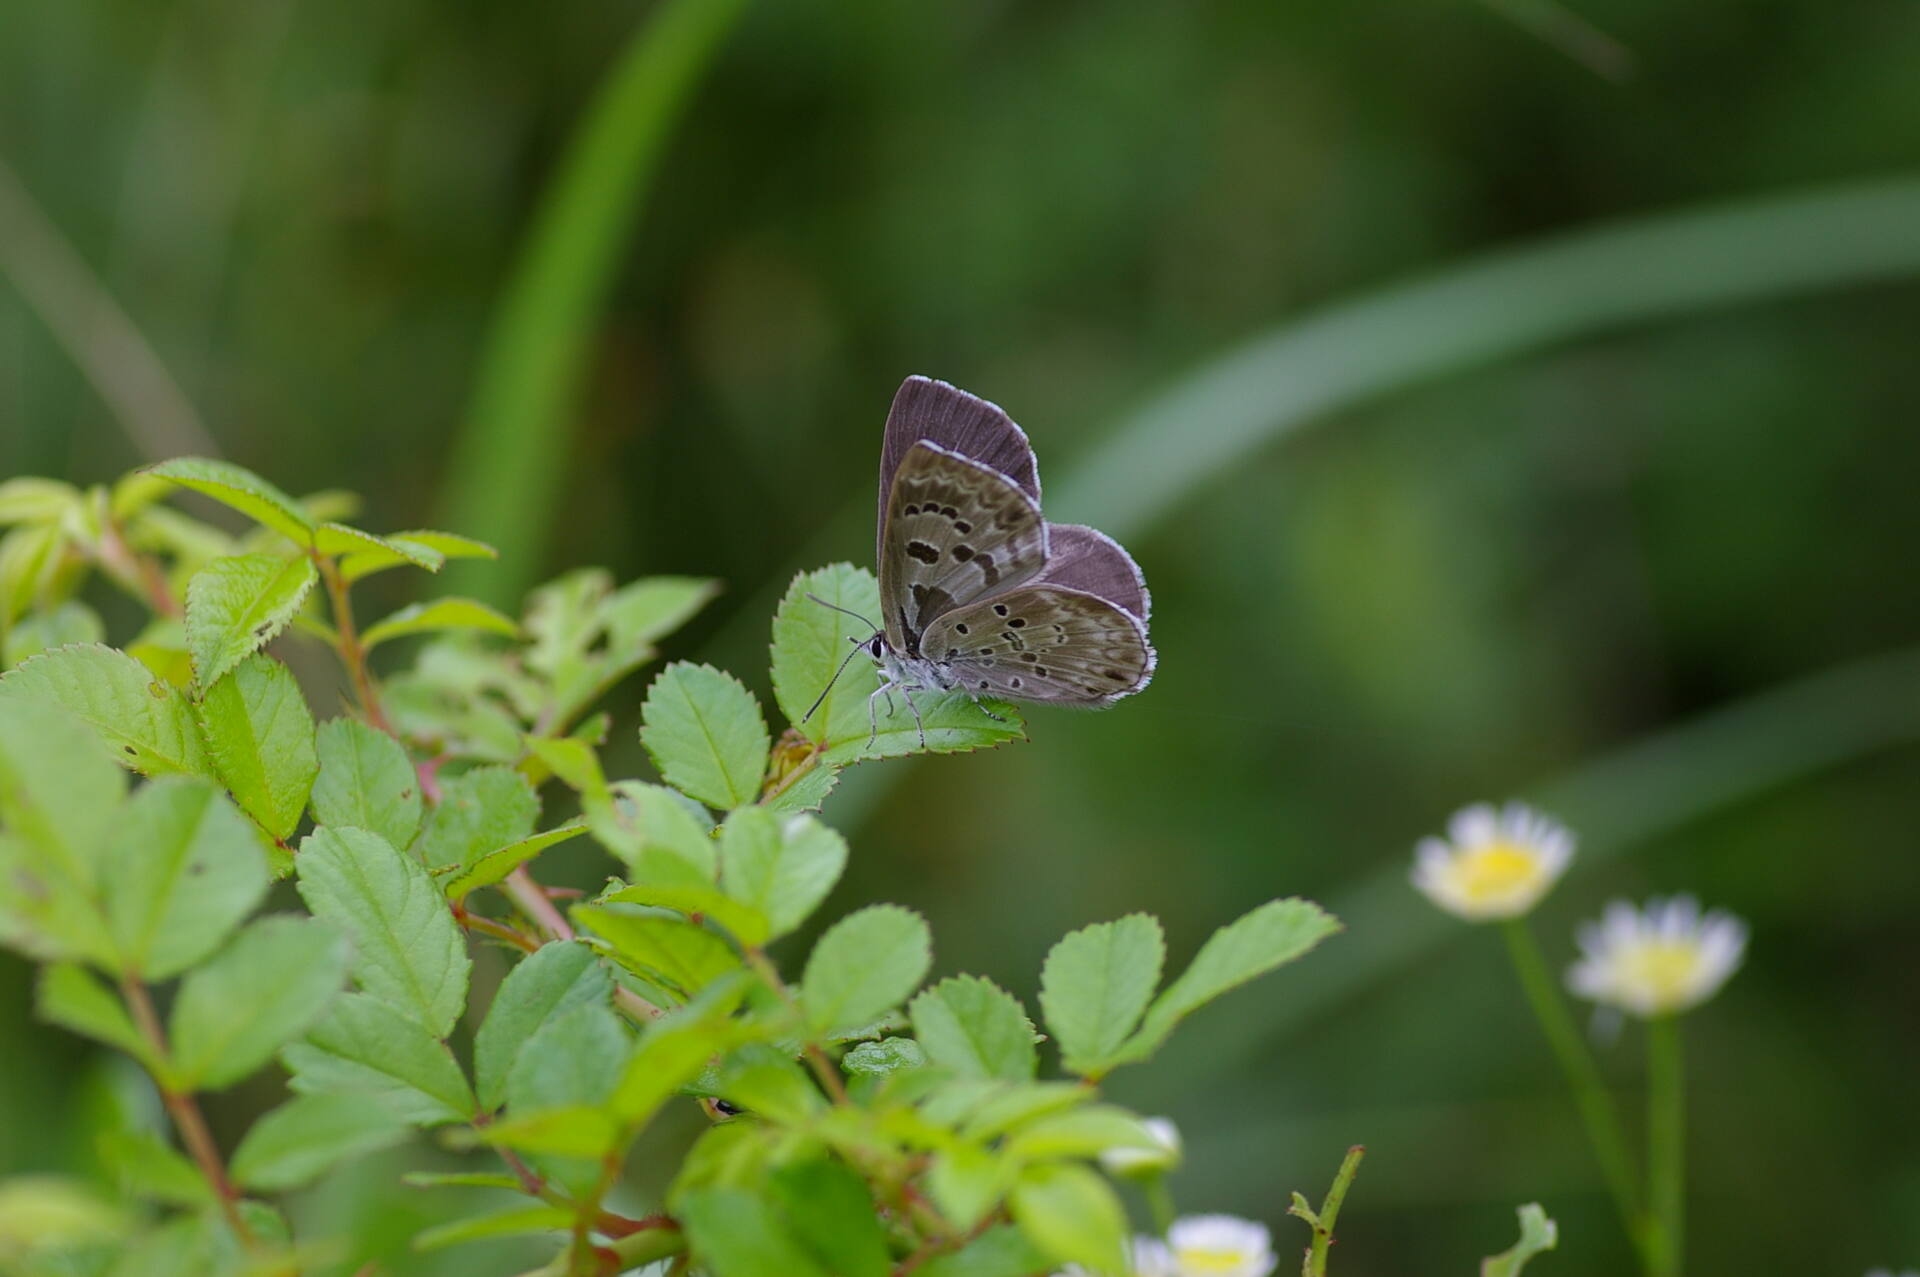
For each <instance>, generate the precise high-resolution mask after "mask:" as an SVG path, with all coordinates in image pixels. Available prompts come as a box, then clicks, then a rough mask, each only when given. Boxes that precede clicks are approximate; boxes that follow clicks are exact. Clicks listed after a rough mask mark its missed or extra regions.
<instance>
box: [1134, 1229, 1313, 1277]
mask: <svg viewBox="0 0 1920 1277" xmlns="http://www.w3.org/2000/svg"><path fill="white" fill-rule="evenodd" d="M1279 1263H1280V1257H1279V1256H1278V1255H1275V1254H1274V1253H1273V1234H1272V1233H1271V1232H1269V1231H1268V1230H1267V1226H1266V1225H1265V1224H1261V1223H1257V1222H1255V1221H1254V1220H1251V1219H1241V1218H1239V1217H1238V1216H1234V1215H1186V1216H1182V1217H1181V1218H1179V1219H1176V1220H1174V1221H1173V1227H1172V1228H1169V1229H1168V1230H1167V1239H1166V1240H1165V1241H1161V1240H1160V1239H1159V1238H1157V1237H1141V1238H1137V1239H1135V1241H1134V1245H1133V1268H1134V1272H1135V1273H1136V1274H1137V1275H1138V1277H1267V1275H1268V1274H1269V1273H1271V1272H1272V1271H1273V1270H1274V1269H1275V1268H1276V1267H1278V1266H1279Z"/></svg>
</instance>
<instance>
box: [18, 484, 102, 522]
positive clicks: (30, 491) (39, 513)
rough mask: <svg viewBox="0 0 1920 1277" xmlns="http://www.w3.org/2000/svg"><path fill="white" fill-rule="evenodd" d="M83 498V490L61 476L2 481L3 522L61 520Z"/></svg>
mask: <svg viewBox="0 0 1920 1277" xmlns="http://www.w3.org/2000/svg"><path fill="white" fill-rule="evenodd" d="M81 499H82V498H81V493H80V489H78V488H76V487H74V486H73V485H72V484H71V483H62V482H61V481H60V480H58V479H42V478H39V477H37V476H34V475H22V476H20V477H19V478H16V479H8V480H7V481H6V482H4V483H0V524H8V523H58V522H59V521H60V520H61V519H62V518H63V517H65V515H66V513H67V511H69V510H71V509H73V507H74V506H76V505H78V504H79V503H80V501H81Z"/></svg>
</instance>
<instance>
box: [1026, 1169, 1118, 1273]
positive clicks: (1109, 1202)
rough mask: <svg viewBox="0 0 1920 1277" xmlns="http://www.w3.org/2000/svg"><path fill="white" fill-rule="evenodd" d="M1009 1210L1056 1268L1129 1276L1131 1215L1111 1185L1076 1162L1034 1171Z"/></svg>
mask: <svg viewBox="0 0 1920 1277" xmlns="http://www.w3.org/2000/svg"><path fill="white" fill-rule="evenodd" d="M1007 1207H1008V1209H1009V1211H1011V1213H1012V1215H1013V1222H1014V1223H1016V1224H1018V1225H1019V1226H1020V1231H1021V1232H1022V1233H1025V1234H1026V1236H1027V1240H1028V1241H1031V1242H1032V1243H1033V1244H1034V1245H1035V1246H1037V1247H1039V1248H1040V1249H1041V1250H1042V1251H1044V1252H1045V1253H1046V1254H1047V1255H1048V1256H1049V1257H1051V1258H1052V1259H1053V1260H1054V1262H1056V1263H1064V1264H1079V1265H1081V1266H1082V1267H1084V1268H1091V1269H1092V1270H1093V1271H1094V1272H1096V1273H1109V1274H1123V1273H1125V1272H1127V1270H1128V1265H1127V1214H1126V1211H1125V1209H1124V1208H1122V1207H1121V1205H1120V1199H1119V1198H1118V1197H1117V1196H1115V1195H1114V1191H1113V1189H1112V1188H1111V1187H1110V1186H1109V1185H1108V1184H1107V1181H1106V1180H1104V1179H1102V1178H1101V1177H1100V1176H1099V1175H1096V1174H1095V1173H1094V1172H1093V1171H1090V1170H1088V1169H1087V1168H1086V1167H1084V1166H1082V1165H1080V1164H1078V1163H1076V1162H1061V1163H1049V1164H1043V1165H1039V1166H1029V1167H1027V1168H1026V1169H1025V1170H1024V1171H1022V1172H1021V1173H1020V1178H1019V1179H1018V1180H1017V1181H1015V1183H1014V1186H1013V1191H1012V1193H1011V1194H1010V1195H1009V1196H1008V1199H1007Z"/></svg>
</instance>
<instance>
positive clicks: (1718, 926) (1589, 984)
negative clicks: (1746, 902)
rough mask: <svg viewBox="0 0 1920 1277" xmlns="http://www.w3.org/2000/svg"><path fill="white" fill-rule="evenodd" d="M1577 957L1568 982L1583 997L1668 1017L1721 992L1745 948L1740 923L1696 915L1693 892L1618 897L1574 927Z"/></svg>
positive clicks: (1718, 916)
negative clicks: (1631, 900)
mask: <svg viewBox="0 0 1920 1277" xmlns="http://www.w3.org/2000/svg"><path fill="white" fill-rule="evenodd" d="M1579 941H1580V961H1579V962H1577V963H1575V964H1574V966H1573V967H1572V968H1571V969H1570V970H1569V971H1568V972H1567V987H1568V988H1570V989H1572V990H1573V991H1574V992H1575V993H1577V994H1579V995H1580V996H1581V997H1583V998H1590V999H1592V1000H1593V1001H1595V1002H1599V1003H1603V1004H1605V1005H1607V1006H1613V1007H1618V1008H1620V1009H1621V1010H1622V1011H1631V1012H1633V1014H1635V1015H1638V1016H1647V1017H1652V1016H1658V1015H1669V1014H1672V1013H1673V1012H1676V1011H1685V1010H1687V1009H1688V1008H1690V1007H1695V1006H1698V1005H1699V1004H1700V1003H1702V1002H1705V1001H1706V1000H1707V999H1708V998H1710V997H1712V996H1713V995H1714V994H1715V993H1717V992H1719V991H1720V986H1721V985H1723V984H1725V983H1726V982H1727V977H1728V976H1730V975H1732V974H1733V972H1734V969H1735V968H1736V967H1738V966H1739V965H1740V958H1741V955H1742V954H1743V953H1745V952H1746V947H1747V928H1746V924H1744V923H1742V922H1741V921H1740V920H1739V919H1738V918H1736V917H1734V916H1733V915H1732V914H1729V913H1725V912H1722V911H1721V910H1718V909H1716V910H1714V911H1712V912H1711V913H1707V914H1704V915H1703V914H1702V913H1701V912H1700V905H1699V902H1698V901H1696V900H1694V898H1693V897H1692V896H1675V897H1674V898H1673V899H1671V900H1649V901H1648V902H1647V907H1646V909H1645V910H1644V911H1642V910H1638V909H1635V908H1634V907H1633V906H1632V905H1630V904H1628V903H1627V902H1626V901H1624V900H1616V901H1614V902H1613V903H1612V904H1610V905H1608V906H1607V911H1606V913H1605V914H1603V915H1602V916H1601V919H1600V921H1599V922H1598V923H1597V924H1596V923H1588V924H1586V925H1585V926H1583V927H1581V928H1580V933H1579Z"/></svg>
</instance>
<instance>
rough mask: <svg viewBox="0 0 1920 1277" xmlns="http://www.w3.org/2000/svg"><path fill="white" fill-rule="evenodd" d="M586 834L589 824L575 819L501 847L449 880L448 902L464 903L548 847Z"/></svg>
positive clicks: (446, 888) (447, 887)
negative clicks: (475, 893) (474, 893)
mask: <svg viewBox="0 0 1920 1277" xmlns="http://www.w3.org/2000/svg"><path fill="white" fill-rule="evenodd" d="M586 832H587V822H586V821H584V820H574V821H569V822H568V823H566V824H564V825H561V826H559V827H558V828H555V829H548V830H545V831H543V832H541V833H537V834H530V835H529V836H527V837H525V838H522V839H520V840H519V841H518V842H510V843H508V844H507V845H506V846H504V847H497V848H495V849H494V850H492V851H490V852H488V853H487V854H486V855H484V856H482V857H480V858H479V859H478V860H476V861H474V862H473V864H472V865H470V866H469V867H468V868H467V869H465V870H464V871H462V872H460V873H457V874H455V875H454V876H453V877H451V878H449V879H447V883H446V887H445V891H446V893H447V899H449V900H464V899H465V898H466V897H467V895H468V894H469V893H471V892H475V891H478V890H479V889H480V888H482V887H491V886H492V885H493V884H494V883H496V882H499V881H501V880H502V879H504V878H505V877H506V876H507V875H508V874H510V873H512V872H513V871H514V870H516V869H518V868H519V867H520V866H521V865H524V864H526V863H527V862H528V861H530V860H532V859H533V858H534V857H535V856H538V855H539V854H540V853H541V852H543V851H545V850H546V849H547V848H549V847H554V846H558V845H559V844H560V843H563V842H566V841H567V840H568V839H569V838H577V837H579V836H580V835H581V834H584V833H586Z"/></svg>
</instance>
